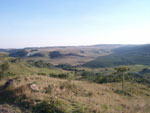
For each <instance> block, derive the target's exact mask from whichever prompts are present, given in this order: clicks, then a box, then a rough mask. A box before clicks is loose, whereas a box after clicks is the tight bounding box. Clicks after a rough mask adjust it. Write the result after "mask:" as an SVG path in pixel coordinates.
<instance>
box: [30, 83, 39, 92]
mask: <svg viewBox="0 0 150 113" xmlns="http://www.w3.org/2000/svg"><path fill="white" fill-rule="evenodd" d="M29 87H30V89H31V90H32V91H39V88H38V86H37V85H36V84H29Z"/></svg>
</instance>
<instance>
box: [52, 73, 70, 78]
mask: <svg viewBox="0 0 150 113" xmlns="http://www.w3.org/2000/svg"><path fill="white" fill-rule="evenodd" d="M50 77H55V78H69V74H68V73H66V74H65V73H62V74H54V73H50Z"/></svg>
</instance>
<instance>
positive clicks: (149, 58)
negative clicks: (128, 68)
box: [84, 45, 150, 67]
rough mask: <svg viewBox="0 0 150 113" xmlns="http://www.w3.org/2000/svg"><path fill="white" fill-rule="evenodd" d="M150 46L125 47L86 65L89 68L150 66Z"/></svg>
mask: <svg viewBox="0 0 150 113" xmlns="http://www.w3.org/2000/svg"><path fill="white" fill-rule="evenodd" d="M149 50H150V45H125V46H121V47H119V48H116V49H113V50H112V53H111V54H109V55H106V56H100V57H98V58H96V59H94V60H92V61H90V62H87V63H85V64H84V66H87V67H113V66H119V65H137V64H139V65H150V51H149Z"/></svg>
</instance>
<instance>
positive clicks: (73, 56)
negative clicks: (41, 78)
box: [0, 44, 121, 66]
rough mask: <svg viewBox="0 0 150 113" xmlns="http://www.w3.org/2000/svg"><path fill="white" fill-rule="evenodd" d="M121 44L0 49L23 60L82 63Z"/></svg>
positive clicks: (106, 53)
mask: <svg viewBox="0 0 150 113" xmlns="http://www.w3.org/2000/svg"><path fill="white" fill-rule="evenodd" d="M120 46H121V45H115V44H114V45H113V44H112V45H109V44H108V45H107V44H106V45H105V44H102V45H93V46H64V47H41V48H24V49H10V50H7V49H6V50H5V49H0V51H1V52H6V53H8V54H9V56H10V57H21V58H24V59H25V60H44V61H46V62H49V63H51V64H53V65H58V64H70V65H74V66H77V65H82V64H84V63H86V62H89V61H91V60H94V59H95V58H97V57H99V56H104V55H108V54H110V53H111V50H112V49H113V48H118V47H120Z"/></svg>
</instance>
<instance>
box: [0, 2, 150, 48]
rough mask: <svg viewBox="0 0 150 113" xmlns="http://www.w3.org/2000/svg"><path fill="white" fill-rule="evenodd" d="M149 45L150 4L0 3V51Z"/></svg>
mask: <svg viewBox="0 0 150 113" xmlns="http://www.w3.org/2000/svg"><path fill="white" fill-rule="evenodd" d="M147 43H150V0H0V48H23V47H44V46H78V45H95V44H147Z"/></svg>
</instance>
